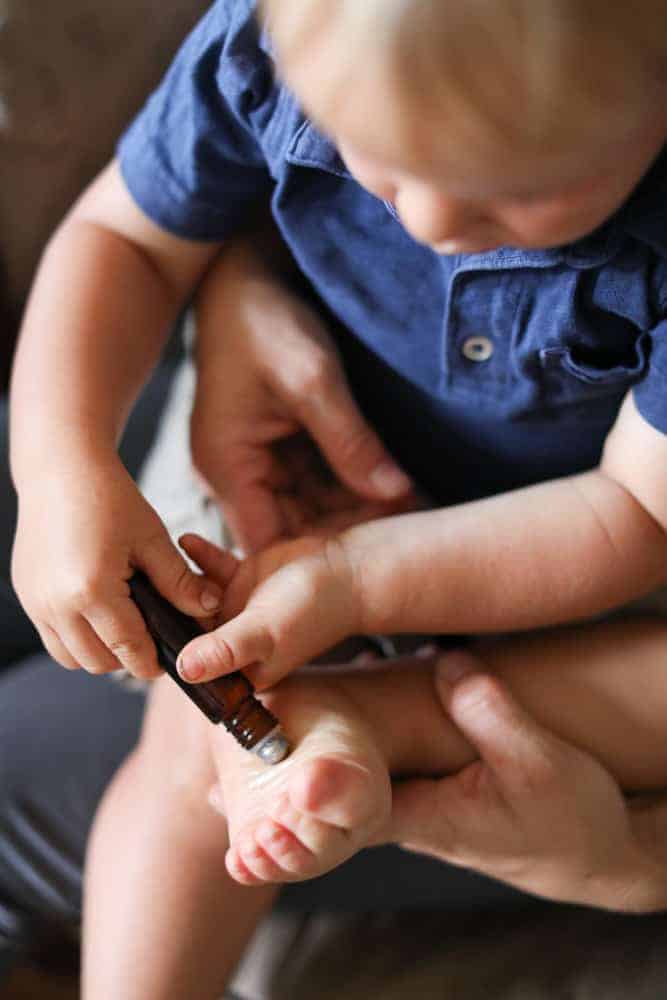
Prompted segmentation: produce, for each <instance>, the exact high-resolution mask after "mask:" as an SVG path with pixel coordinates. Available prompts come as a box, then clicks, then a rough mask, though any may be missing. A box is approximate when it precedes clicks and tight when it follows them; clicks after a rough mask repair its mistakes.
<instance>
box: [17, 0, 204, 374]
mask: <svg viewBox="0 0 667 1000" xmlns="http://www.w3.org/2000/svg"><path fill="white" fill-rule="evenodd" d="M207 6H208V4H207V3H206V2H205V0H168V2H164V0H108V2H106V3H104V2H103V0H0V343H1V344H2V350H1V353H0V356H1V357H2V361H3V363H4V366H5V369H6V365H7V357H8V353H9V345H10V341H11V339H12V337H13V333H14V329H15V325H16V321H17V318H18V316H19V313H20V309H21V305H22V303H23V301H24V299H25V295H26V292H27V290H28V288H29V285H30V281H31V278H32V275H33V273H34V269H35V265H36V263H37V260H38V259H39V254H40V252H41V249H42V247H43V246H44V243H45V242H46V240H47V239H48V236H49V234H50V233H51V232H52V231H53V229H54V228H55V226H56V225H57V223H58V221H59V220H60V219H61V218H62V216H63V214H64V213H65V211H66V210H67V208H68V206H69V205H70V204H71V203H72V201H73V200H74V199H75V198H76V196H77V194H78V192H79V191H81V190H82V188H83V187H84V186H85V184H86V183H87V182H88V181H89V180H90V178H92V177H93V176H94V175H95V173H96V172H97V171H98V170H99V168H100V167H101V166H102V165H103V164H104V163H105V162H106V160H107V159H108V158H109V156H110V155H111V153H112V151H113V147H114V142H115V139H116V137H117V136H118V134H119V132H120V131H121V129H122V128H123V126H124V124H125V123H126V122H127V121H128V120H129V119H130V118H131V116H132V114H133V112H134V111H135V110H136V109H137V108H138V107H139V106H140V104H141V102H142V100H143V98H144V96H145V95H146V93H147V92H148V91H149V90H150V89H151V87H152V86H153V85H154V84H155V83H156V82H157V80H158V79H159V77H160V75H161V73H162V70H163V68H164V67H165V66H166V64H167V63H168V61H169V59H170V57H171V55H172V53H173V52H174V50H175V49H176V47H177V45H178V43H179V41H180V40H181V39H182V38H183V36H184V35H185V34H186V32H187V30H188V28H189V27H190V25H192V24H193V23H194V21H195V20H196V19H197V17H198V16H199V15H200V13H201V12H202V11H203V10H204V9H205V8H206V7H207Z"/></svg>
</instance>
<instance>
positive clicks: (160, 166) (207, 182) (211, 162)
mask: <svg viewBox="0 0 667 1000" xmlns="http://www.w3.org/2000/svg"><path fill="white" fill-rule="evenodd" d="M253 8H254V4H253V3H250V2H248V0H218V2H217V3H215V4H214V5H213V7H212V8H211V9H210V10H209V11H208V13H207V14H206V15H205V16H204V17H203V18H202V20H201V21H200V22H199V24H198V25H197V26H196V27H195V28H194V30H193V31H192V33H191V34H190V36H189V37H188V38H187V40H186V41H185V43H184V44H183V46H182V47H181V49H180V51H179V52H178V54H177V55H176V57H175V59H174V61H173V63H172V65H171V67H170V69H169V70H168V71H167V74H166V76H165V77H164V79H163V81H162V83H161V85H160V86H159V87H158V89H157V90H156V91H155V92H154V93H153V95H152V96H151V97H150V98H149V100H148V101H147V103H146V105H145V106H144V108H143V110H142V111H140V113H139V115H138V116H137V118H136V119H135V120H134V122H133V123H132V124H131V125H130V127H129V128H128V130H127V131H126V132H125V134H124V135H123V136H122V138H121V140H120V142H119V144H118V150H117V153H118V159H119V163H120V169H121V173H122V175H123V178H124V180H125V183H126V184H127V186H128V188H129V191H130V194H131V195H132V197H133V198H134V199H135V200H136V202H137V204H138V205H139V207H140V208H141V209H142V210H143V212H144V213H145V214H146V215H147V216H148V217H149V218H150V219H152V220H153V221H154V222H155V223H157V225H159V226H161V227H162V228H163V229H166V230H168V231H169V232H172V233H174V234H176V235H177V236H182V237H185V238H188V239H197V240H223V239H225V238H226V237H227V236H229V235H230V234H231V233H232V232H234V231H235V230H237V229H238V228H239V226H240V225H241V224H242V223H243V220H244V218H245V216H246V215H247V214H248V212H249V210H250V208H251V206H252V205H253V204H254V203H255V202H256V201H257V200H259V199H264V200H266V199H267V197H268V194H269V192H270V190H271V185H272V181H271V177H270V174H269V171H268V169H267V166H266V163H265V161H264V157H263V154H262V149H261V143H260V141H259V139H258V136H257V135H256V131H255V128H254V127H253V121H256V120H258V119H259V120H262V117H263V105H265V104H266V103H267V102H270V101H271V99H272V92H273V91H274V90H275V88H276V86H277V84H275V82H274V80H273V74H272V72H271V66H270V63H269V60H268V59H267V56H266V54H265V53H264V52H263V51H262V50H261V48H260V46H259V44H258V36H259V32H258V29H257V27H256V24H255V20H254V11H253ZM264 117H265V115H264Z"/></svg>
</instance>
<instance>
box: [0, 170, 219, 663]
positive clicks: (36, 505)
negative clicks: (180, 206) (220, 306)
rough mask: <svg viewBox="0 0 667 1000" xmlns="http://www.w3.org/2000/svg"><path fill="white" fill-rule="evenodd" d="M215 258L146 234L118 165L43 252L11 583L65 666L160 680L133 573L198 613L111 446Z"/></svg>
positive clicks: (17, 444) (32, 306)
mask: <svg viewBox="0 0 667 1000" xmlns="http://www.w3.org/2000/svg"><path fill="white" fill-rule="evenodd" d="M215 251H216V247H215V245H214V244H211V243H208V244H204V243H194V242H189V241H186V240H181V239H177V238H176V237H174V236H171V235H170V234H168V233H166V232H163V231H162V230H160V229H159V228H158V227H157V226H155V225H153V223H151V222H150V221H149V220H148V219H147V218H146V217H145V216H144V215H143V214H142V213H141V212H140V211H139V209H138V208H136V206H135V205H134V202H133V201H132V199H131V197H130V195H129V194H128V192H127V190H126V188H125V185H124V183H123V181H122V179H121V176H120V172H119V171H118V168H117V166H116V165H115V164H112V165H111V166H110V167H108V168H107V169H106V170H105V171H104V172H103V173H102V174H101V175H100V177H99V178H98V179H97V180H96V181H95V182H94V183H93V184H92V185H91V187H90V188H89V189H88V190H87V191H86V192H85V193H84V194H83V196H82V197H81V198H80V200H79V201H78V203H77V204H76V205H75V206H74V207H73V209H72V210H71V211H70V213H69V214H68V216H67V217H66V219H65V220H64V222H63V223H62V224H61V226H60V227H59V229H58V231H57V232H56V234H55V235H54V236H53V238H52V239H51V241H50V243H49V245H48V247H47V248H46V251H45V253H44V256H43V260H42V262H41V265H40V268H39V272H38V276H37V279H36V282H35V286H34V289H33V292H32V294H31V297H30V302H29V304H28V308H27V313H26V318H25V323H24V327H23V330H22V334H21V338H20V342H19V346H18V351H17V356H16V362H15V367H14V372H13V379H12V387H11V430H12V434H11V466H12V473H13V476H14V481H15V484H16V487H17V491H18V496H19V524H18V531H17V541H16V545H15V549H14V558H13V578H14V583H15V586H16V589H17V591H18V593H19V596H20V597H21V599H22V601H23V603H24V605H25V607H26V609H27V611H28V613H29V614H30V616H31V617H32V618H33V620H34V621H35V623H36V625H37V626H38V628H39V629H40V632H41V634H42V638H43V640H44V643H45V645H46V646H47V648H48V649H49V651H50V652H51V653H52V655H54V657H55V658H56V659H58V660H60V662H62V663H64V665H66V666H70V667H74V666H77V665H80V664H85V665H86V667H87V668H88V669H90V670H92V671H94V672H95V671H97V672H99V671H102V670H108V669H115V668H116V667H118V666H119V665H121V664H122V665H124V666H126V667H128V668H129V669H131V670H132V672H135V673H142V672H143V673H146V672H150V671H151V668H152V669H153V672H154V670H155V667H156V665H155V662H154V656H153V654H152V644H151V643H150V642H149V640H148V637H147V634H146V632H145V629H144V627H143V623H142V621H141V618H140V616H139V615H138V612H137V611H136V609H135V608H134V607H133V605H132V603H131V601H130V599H129V591H128V588H127V585H126V580H127V578H128V577H129V576H130V575H131V572H132V566H139V565H142V564H143V565H144V568H145V569H146V571H147V572H148V573H149V574H150V575H151V576H152V577H153V579H154V582H155V583H156V586H158V588H159V589H160V590H161V591H162V592H163V593H165V596H168V597H169V598H170V599H171V600H172V601H173V602H174V603H176V604H177V605H178V606H179V607H181V608H182V610H184V611H188V612H189V613H190V614H198V615H200V616H201V615H202V614H203V608H202V605H201V603H200V598H201V596H202V591H203V584H202V581H201V580H200V579H199V578H198V577H196V576H195V575H194V574H192V573H190V572H189V570H188V569H187V567H186V564H185V562H184V560H183V559H182V557H181V556H180V555H179V554H178V553H177V550H176V549H175V547H173V546H172V545H171V544H170V542H169V540H168V536H167V533H166V530H165V529H164V527H163V526H162V524H161V522H160V520H159V518H158V517H157V515H156V513H155V511H153V510H152V508H150V507H149V506H148V504H146V503H145V502H144V501H143V500H142V498H141V497H140V495H139V493H138V491H137V490H136V487H135V486H134V484H133V483H132V481H131V480H130V478H129V476H128V475H127V473H126V472H125V470H124V469H123V467H122V465H121V463H120V460H119V458H118V456H117V453H116V444H117V440H118V437H119V435H120V432H121V430H122V427H123V424H124V422H125V419H126V417H127V414H128V411H129V408H130V406H131V403H132V401H133V399H134V397H135V396H136V394H137V392H138V391H139V388H140V387H141V385H142V383H143V382H144V380H145V378H146V376H147V374H148V371H149V369H150V368H151V366H152V365H153V364H154V362H155V361H156V359H157V357H158V354H159V351H160V348H161V346H162V345H163V343H164V340H165V337H166V334H167V333H168V331H169V328H170V326H171V324H172V323H173V321H174V319H175V317H176V315H177V313H178V311H179V309H180V308H181V307H182V305H183V302H184V300H185V299H186V297H187V296H188V295H189V294H190V293H191V291H192V289H193V288H194V286H195V284H196V282H197V280H198V279H199V277H200V276H201V274H202V273H203V271H204V269H205V267H206V265H207V263H208V261H209V260H210V259H211V257H212V255H213V254H214V253H215ZM119 661H120V662H119Z"/></svg>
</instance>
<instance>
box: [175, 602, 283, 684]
mask: <svg viewBox="0 0 667 1000" xmlns="http://www.w3.org/2000/svg"><path fill="white" fill-rule="evenodd" d="M274 648H275V642H274V639H273V636H272V635H271V632H270V629H269V628H268V626H267V624H266V622H265V621H264V620H263V616H262V615H261V614H259V613H258V612H257V611H254V610H251V609H249V610H247V611H242V612H241V614H240V615H237V617H236V618H232V620H231V621H230V622H227V624H226V625H222V626H220V628H217V629H215V630H214V631H213V632H209V633H208V634H207V635H205V636H202V637H201V638H199V639H194V640H193V641H192V642H190V643H188V645H187V646H186V647H185V649H183V650H182V652H181V655H180V656H179V658H178V670H179V673H180V674H181V676H182V677H183V679H184V680H186V681H198V682H201V681H208V680H212V679H213V678H214V677H220V676H221V674H228V673H230V672H231V671H232V670H243V669H244V667H248V666H250V664H252V663H256V662H257V661H258V660H259V661H267V660H270V659H271V657H272V656H273V653H274ZM284 672H286V670H285V671H284ZM275 679H276V680H277V679H278V677H276V678H275Z"/></svg>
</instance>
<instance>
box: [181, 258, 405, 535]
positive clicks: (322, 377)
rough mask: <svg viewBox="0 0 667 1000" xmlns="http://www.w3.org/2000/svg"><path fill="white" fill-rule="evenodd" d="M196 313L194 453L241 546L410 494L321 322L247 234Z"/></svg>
mask: <svg viewBox="0 0 667 1000" xmlns="http://www.w3.org/2000/svg"><path fill="white" fill-rule="evenodd" d="M197 323H198V334H197V348H196V360H197V366H198V375H197V395H196V400H195V405H194V410H193V414H192V423H191V444H192V453H193V458H194V463H195V466H196V468H197V470H198V472H199V474H200V475H201V476H202V478H203V479H204V480H205V483H206V485H207V487H208V489H209V490H210V492H211V493H212V494H213V496H214V497H215V498H216V499H217V500H218V501H219V502H220V503H221V506H222V508H223V512H224V515H225V518H226V520H227V522H228V524H229V525H230V528H231V530H232V532H233V534H234V536H235V537H236V539H237V541H238V542H239V543H240V544H241V546H242V547H243V548H245V550H246V551H248V552H254V551H257V550H259V549H261V548H263V547H264V546H266V545H268V544H270V543H271V542H274V541H276V540H278V539H280V538H289V537H297V536H299V535H301V534H305V533H307V532H309V531H311V526H312V524H313V523H314V522H315V521H318V522H320V523H321V521H322V518H326V517H327V516H332V515H335V516H336V518H337V522H336V524H337V527H341V526H344V524H345V520H346V517H347V518H348V521H349V522H356V521H359V520H368V519H370V518H371V517H376V516H380V515H384V514H388V513H396V512H398V511H399V510H401V509H407V508H409V507H410V506H412V505H414V498H413V497H412V494H411V483H410V480H409V479H408V477H407V476H406V475H405V474H404V473H403V472H402V471H401V470H400V469H399V467H398V466H397V465H396V463H395V462H394V460H393V459H392V457H391V456H390V455H389V453H388V452H387V450H386V448H385V447H384V445H383V444H382V442H381V441H380V439H379V438H378V436H377V435H376V434H375V432H374V431H373V430H372V429H371V427H370V426H369V425H368V424H367V422H366V421H365V419H364V418H363V416H362V414H361V412H360V411H359V409H358V407H357V405H356V403H355V401H354V399H353V398H352V395H351V393H350V390H349V388H348V385H347V381H346V378H345V374H344V371H343V368H342V365H341V362H340V360H339V357H338V354H337V352H336V349H335V347H334V344H333V342H332V340H331V338H330V337H329V335H328V333H327V331H326V330H325V328H324V326H323V325H322V323H321V322H320V321H319V319H318V318H317V316H316V315H315V313H314V312H313V311H312V310H311V309H310V308H309V307H308V306H307V305H305V304H304V302H302V301H301V300H300V299H299V298H297V297H296V296H295V295H293V294H291V293H290V292H288V291H287V289H286V287H285V286H284V285H283V283H282V282H281V281H280V280H279V279H278V278H277V277H276V276H275V275H274V274H273V273H272V271H271V270H270V269H269V268H268V266H267V265H266V264H265V263H264V262H263V260H262V259H261V258H260V256H259V253H258V252H257V251H256V250H255V249H254V248H253V245H252V244H251V243H250V242H247V243H239V244H237V245H236V246H235V247H233V248H230V250H229V251H228V252H227V253H226V254H224V255H223V256H222V257H221V258H220V260H219V262H218V263H217V264H216V265H215V267H214V268H213V270H212V271H211V272H210V274H209V275H208V277H207V280H206V281H205V283H204V285H203V286H202V288H201V290H200V294H199V298H198V307H197ZM324 460H326V461H324ZM327 463H328V467H327Z"/></svg>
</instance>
